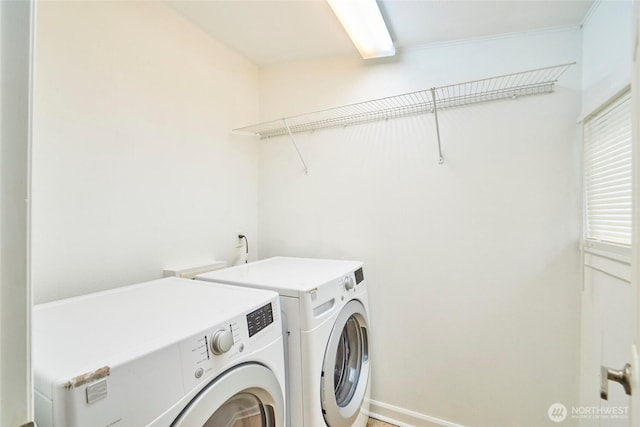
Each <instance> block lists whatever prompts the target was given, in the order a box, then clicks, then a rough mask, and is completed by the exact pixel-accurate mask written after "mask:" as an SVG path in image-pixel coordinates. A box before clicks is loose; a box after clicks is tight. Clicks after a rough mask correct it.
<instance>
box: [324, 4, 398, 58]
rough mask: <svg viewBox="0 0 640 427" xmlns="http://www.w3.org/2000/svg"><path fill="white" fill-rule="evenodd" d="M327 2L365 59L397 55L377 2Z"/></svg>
mask: <svg viewBox="0 0 640 427" xmlns="http://www.w3.org/2000/svg"><path fill="white" fill-rule="evenodd" d="M327 2H328V3H329V5H330V6H331V9H333V12H334V13H335V14H336V16H337V17H338V19H339V20H340V23H341V24H342V26H343V27H344V29H345V30H346V31H347V34H349V37H351V41H352V42H353V44H355V45H356V48H358V51H359V52H360V55H362V57H363V58H364V59H369V58H380V57H384V56H393V55H395V54H396V49H395V47H394V46H393V41H392V40H391V36H390V35H389V31H388V30H387V26H386V25H385V23H384V19H382V14H381V13H380V9H379V8H378V4H377V3H376V0H327Z"/></svg>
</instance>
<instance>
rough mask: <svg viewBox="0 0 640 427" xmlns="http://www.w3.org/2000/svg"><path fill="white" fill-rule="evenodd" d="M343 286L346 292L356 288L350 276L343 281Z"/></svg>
mask: <svg viewBox="0 0 640 427" xmlns="http://www.w3.org/2000/svg"><path fill="white" fill-rule="evenodd" d="M342 284H343V285H344V289H345V290H346V291H350V290H351V289H353V288H354V287H355V283H353V279H352V278H351V277H349V276H346V277H345V278H344V280H343V281H342Z"/></svg>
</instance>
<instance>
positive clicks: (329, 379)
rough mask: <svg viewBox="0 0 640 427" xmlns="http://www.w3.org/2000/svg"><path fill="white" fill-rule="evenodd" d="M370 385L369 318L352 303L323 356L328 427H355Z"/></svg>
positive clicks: (342, 317) (339, 322)
mask: <svg viewBox="0 0 640 427" xmlns="http://www.w3.org/2000/svg"><path fill="white" fill-rule="evenodd" d="M368 383H369V334H368V322H367V314H366V311H365V309H364V306H363V305H362V303H361V302H360V301H357V300H351V301H349V302H348V303H347V304H346V305H345V306H344V308H343V309H342V311H341V312H340V314H339V315H338V318H337V319H336V323H335V324H334V325H333V330H332V331H331V336H330V337H329V342H328V344H327V349H326V350H325V354H324V362H323V365H322V381H321V385H320V387H321V391H320V392H321V398H322V413H323V414H324V419H325V421H326V422H327V425H329V426H331V427H343V426H351V425H353V423H354V421H355V420H356V418H357V417H358V414H359V413H360V408H361V407H362V403H363V401H364V398H365V394H366V391H367V385H368Z"/></svg>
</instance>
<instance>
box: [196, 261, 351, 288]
mask: <svg viewBox="0 0 640 427" xmlns="http://www.w3.org/2000/svg"><path fill="white" fill-rule="evenodd" d="M360 267H362V262H360V261H344V260H331V259H315V258H292V257H274V258H267V259H264V260H261V261H256V262H252V263H248V264H242V265H238V266H235V267H230V268H225V269H222V270H216V271H212V272H209V273H205V274H201V275H198V276H196V279H198V280H207V281H209V280H210V281H214V282H222V283H230V284H238V285H249V286H252V287H256V288H262V289H271V290H275V291H277V292H279V293H280V294H282V295H287V296H297V295H298V293H299V292H307V291H310V290H312V289H314V288H318V287H320V286H322V285H324V284H326V283H328V282H330V281H332V280H335V279H337V278H340V277H342V276H344V275H346V274H349V273H351V272H353V271H355V270H357V269H358V268H360Z"/></svg>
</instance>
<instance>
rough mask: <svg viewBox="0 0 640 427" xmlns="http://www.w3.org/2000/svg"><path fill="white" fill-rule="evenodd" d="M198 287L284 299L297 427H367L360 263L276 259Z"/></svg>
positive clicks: (226, 272) (220, 274) (216, 275)
mask: <svg viewBox="0 0 640 427" xmlns="http://www.w3.org/2000/svg"><path fill="white" fill-rule="evenodd" d="M196 279H198V280H207V281H214V282H222V283H228V284H233V285H239V286H243V287H251V288H259V289H269V290H274V291H277V292H278V293H279V294H280V302H281V306H282V308H283V311H284V314H285V316H286V322H285V324H286V325H287V332H288V343H287V355H288V360H287V376H288V377H287V388H288V393H289V394H288V402H289V409H290V420H291V422H290V424H289V425H290V426H291V427H302V426H304V427H321V426H329V427H351V426H357V427H362V426H365V425H366V423H367V419H368V404H369V403H368V401H369V383H370V381H369V379H370V378H369V377H370V362H369V336H370V334H369V305H368V292H367V284H366V282H365V280H364V273H363V265H362V263H361V262H357V261H342V260H324V259H308V258H289V257H275V258H269V259H265V260H262V261H257V262H253V263H249V264H243V265H239V266H235V267H231V268H227V269H223V270H218V271H214V272H210V273H205V274H202V275H199V276H197V277H196Z"/></svg>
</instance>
